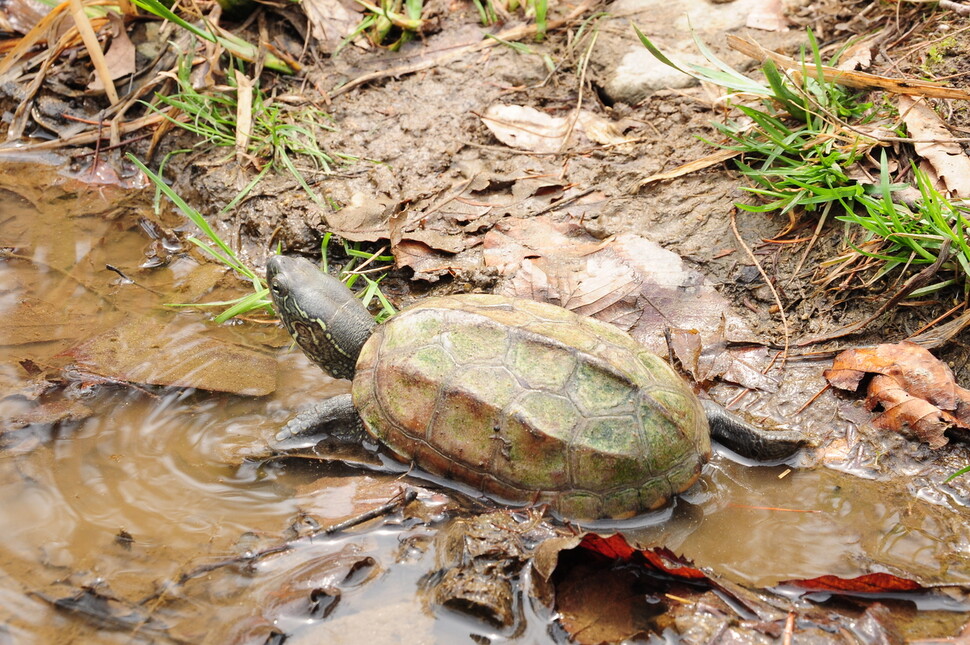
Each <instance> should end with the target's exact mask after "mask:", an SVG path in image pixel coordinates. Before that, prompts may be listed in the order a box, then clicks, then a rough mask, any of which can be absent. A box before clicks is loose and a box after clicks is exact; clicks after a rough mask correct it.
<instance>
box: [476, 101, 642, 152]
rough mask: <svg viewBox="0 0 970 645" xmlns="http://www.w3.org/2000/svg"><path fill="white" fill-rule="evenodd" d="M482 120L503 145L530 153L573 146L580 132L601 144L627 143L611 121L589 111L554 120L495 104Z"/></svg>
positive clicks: (519, 107) (521, 108)
mask: <svg viewBox="0 0 970 645" xmlns="http://www.w3.org/2000/svg"><path fill="white" fill-rule="evenodd" d="M481 119H482V122H483V123H484V124H485V127H487V128H488V129H489V130H490V131H491V132H492V134H494V135H495V138H496V139H498V140H499V141H501V142H502V143H504V144H505V145H507V146H510V147H512V148H519V149H521V150H529V151H531V152H547V153H548V152H559V151H560V150H562V149H563V148H565V147H568V146H567V144H568V145H574V144H575V143H576V135H577V134H579V133H582V134H584V135H586V137H587V138H588V139H589V140H591V141H593V142H595V143H600V144H604V145H612V144H619V143H623V142H624V141H626V139H625V138H624V137H623V135H622V133H621V132H619V131H618V129H617V127H616V125H615V124H614V123H613V122H612V121H609V120H608V119H604V118H603V117H600V116H597V115H595V114H592V113H590V112H580V113H579V114H578V115H570V116H568V117H555V116H550V115H548V114H546V113H545V112H541V111H539V110H537V109H535V108H532V107H527V106H523V105H502V104H495V105H491V106H489V107H488V109H486V110H485V113H484V114H482V115H481ZM567 137H568V141H567Z"/></svg>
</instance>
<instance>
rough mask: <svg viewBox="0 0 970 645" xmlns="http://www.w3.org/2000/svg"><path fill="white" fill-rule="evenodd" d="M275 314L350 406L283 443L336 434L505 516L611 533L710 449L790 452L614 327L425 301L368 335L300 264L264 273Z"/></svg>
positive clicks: (684, 485) (479, 298) (482, 299)
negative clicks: (608, 525) (542, 508)
mask: <svg viewBox="0 0 970 645" xmlns="http://www.w3.org/2000/svg"><path fill="white" fill-rule="evenodd" d="M266 277H267V283H268V285H269V289H270V293H271V297H272V300H273V303H274V305H275V308H276V311H277V313H278V315H279V316H280V318H281V320H282V322H283V324H284V325H285V327H286V329H287V330H288V331H289V333H290V335H291V336H292V337H293V339H294V340H295V341H296V343H297V344H298V345H299V346H300V347H301V348H302V349H303V351H304V353H305V354H306V355H307V357H309V358H310V360H311V361H313V362H314V363H316V364H317V365H318V366H319V367H321V368H322V369H323V370H324V371H325V372H327V373H329V374H330V375H331V376H333V377H334V378H344V379H352V381H353V382H352V386H351V393H350V394H345V395H339V396H335V397H332V398H329V399H326V400H323V401H321V402H318V403H316V404H314V405H311V406H309V407H308V408H307V409H305V410H303V411H302V412H300V413H299V414H298V415H297V416H296V417H294V418H293V419H291V420H290V421H289V422H288V423H287V424H286V425H285V426H284V427H283V428H282V430H281V431H280V432H279V433H278V434H277V436H276V438H277V441H279V442H285V441H286V440H287V439H289V438H291V437H294V436H296V435H310V436H314V433H315V432H318V431H319V429H320V428H322V427H324V426H327V425H330V424H334V423H335V422H336V423H337V424H338V425H341V424H342V425H344V426H346V427H351V428H355V429H356V432H351V433H350V436H352V437H356V439H355V440H365V441H366V440H367V439H368V438H370V439H371V440H372V441H370V442H369V443H371V444H373V443H374V442H376V443H377V444H378V445H379V446H381V447H383V449H385V450H386V451H388V452H389V454H390V456H391V457H393V458H394V459H395V460H397V461H400V462H402V463H404V464H409V465H410V466H411V467H412V468H415V469H416V470H417V472H418V473H419V474H420V473H424V474H426V475H431V476H433V477H435V478H437V479H438V480H444V481H445V482H446V483H448V482H450V483H453V484H455V486H456V487H459V488H464V489H466V490H467V489H472V490H473V491H478V492H480V493H482V494H484V496H486V497H488V498H490V499H492V500H494V501H496V502H498V503H500V504H505V505H510V506H526V505H534V504H544V505H547V506H548V507H549V508H550V509H551V510H552V511H553V513H554V514H555V515H557V516H559V517H561V518H565V519H568V520H576V521H579V520H604V519H605V520H620V519H625V518H630V517H634V516H638V515H641V514H644V513H647V512H649V511H653V510H656V509H658V508H661V507H663V506H665V505H667V504H668V502H670V501H671V499H672V498H673V497H674V496H676V495H677V494H679V493H682V492H684V491H686V490H687V489H689V488H690V487H691V486H693V484H694V483H695V482H696V481H697V479H698V478H699V476H700V473H701V468H702V467H703V465H704V464H705V463H706V462H707V461H708V459H709V458H710V455H711V436H712V434H713V436H714V437H715V438H716V439H717V440H718V441H719V442H721V443H722V444H724V445H726V446H727V447H729V448H730V449H732V450H734V451H736V452H738V453H740V454H742V455H744V456H746V457H751V458H754V459H759V460H782V459H784V458H787V457H789V456H791V455H792V454H794V453H795V452H797V450H798V449H799V446H800V445H801V443H802V442H801V440H800V438H799V437H798V435H797V433H792V432H790V431H788V432H779V431H765V430H762V429H760V428H757V427H756V426H753V425H751V424H750V423H747V422H746V421H743V420H742V419H740V418H738V417H737V416H735V415H733V414H731V413H729V412H727V411H726V410H724V408H722V407H720V406H719V405H717V404H716V403H714V402H713V401H710V400H701V399H700V398H699V397H698V396H697V395H695V394H694V392H693V390H692V389H691V387H690V386H689V385H688V384H687V382H686V381H685V380H684V379H683V378H681V376H680V375H679V374H678V373H677V372H676V371H675V370H674V369H673V368H672V367H671V366H670V365H668V364H667V363H666V362H665V361H664V360H663V359H662V358H660V357H659V356H657V355H656V354H654V353H652V352H650V351H649V350H647V349H646V348H644V347H643V346H642V345H640V344H639V343H638V342H637V341H636V340H634V339H633V337H632V336H630V335H629V334H627V333H626V332H624V331H622V330H620V329H619V328H617V327H616V326H614V325H611V324H609V323H606V322H602V321H599V320H596V319H594V318H590V317H586V316H582V315H579V314H576V313H574V312H572V311H569V310H567V309H565V308H562V307H559V306H556V305H553V304H548V303H541V302H535V301H532V300H527V299H519V298H510V297H506V296H502V295H490V294H463V295H448V296H440V297H431V298H426V299H423V300H421V301H419V302H418V303H417V304H415V305H413V306H411V307H409V308H406V309H403V310H402V311H400V312H398V313H397V314H395V315H393V316H392V317H391V318H390V319H388V320H387V321H386V322H384V323H383V324H380V325H377V324H376V323H375V321H374V319H373V318H372V317H371V315H370V313H369V312H368V311H367V309H366V308H365V307H364V305H363V304H362V303H361V301H360V300H359V299H358V298H357V297H355V295H354V294H353V292H352V291H351V290H350V289H349V288H347V286H346V285H344V283H343V282H341V281H340V280H338V279H337V278H334V277H333V276H330V275H328V274H326V273H323V272H321V271H320V270H319V269H318V268H317V267H316V266H315V265H314V264H313V263H312V262H310V261H309V260H307V259H305V258H301V257H291V256H282V255H276V256H273V257H272V258H270V260H269V261H268V262H267V267H266Z"/></svg>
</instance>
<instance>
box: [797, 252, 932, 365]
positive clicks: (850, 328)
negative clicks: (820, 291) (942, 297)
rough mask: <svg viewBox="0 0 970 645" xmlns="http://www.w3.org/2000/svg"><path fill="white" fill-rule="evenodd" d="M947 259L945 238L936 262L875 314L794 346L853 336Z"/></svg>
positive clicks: (906, 284) (930, 275)
mask: <svg viewBox="0 0 970 645" xmlns="http://www.w3.org/2000/svg"><path fill="white" fill-rule="evenodd" d="M949 257H950V239H949V238H947V239H945V240H943V244H941V245H940V254H939V256H938V257H937V258H936V262H934V263H933V264H931V265H930V266H928V267H926V268H925V269H923V270H922V271H920V272H919V273H917V274H916V275H914V276H913V277H912V278H910V279H909V280H907V281H906V282H905V283H904V284H903V286H902V288H900V290H899V291H897V292H896V294H895V295H893V297H892V298H890V299H889V300H887V301H886V302H884V303H882V305H881V306H880V307H879V309H877V310H876V312H875V313H873V314H872V315H871V316H869V317H868V318H866V319H865V320H860V321H859V322H857V323H853V324H851V325H847V326H845V327H843V328H842V329H837V330H836V331H834V332H832V333H830V334H825V335H823V336H815V337H812V338H805V339H803V340H800V341H798V342H797V343H795V345H796V346H797V347H805V346H806V345H814V344H815V343H822V342H826V341H829V340H835V339H836V338H842V337H843V336H848V335H849V334H854V333H855V332H857V331H859V330H860V329H862V328H863V327H865V326H866V325H868V324H869V323H871V322H872V321H873V320H875V319H876V318H878V317H879V316H881V315H883V314H884V313H886V311H887V310H888V309H889V308H890V307H892V306H894V305H896V304H897V303H898V302H899V301H900V300H902V299H903V298H905V297H906V296H908V295H909V294H910V293H911V292H912V291H914V290H915V289H919V288H920V287H922V286H924V285H925V284H926V283H927V282H929V281H930V280H932V279H933V276H935V275H936V274H937V272H939V270H940V267H942V266H943V263H944V262H946V261H947V260H948V259H949Z"/></svg>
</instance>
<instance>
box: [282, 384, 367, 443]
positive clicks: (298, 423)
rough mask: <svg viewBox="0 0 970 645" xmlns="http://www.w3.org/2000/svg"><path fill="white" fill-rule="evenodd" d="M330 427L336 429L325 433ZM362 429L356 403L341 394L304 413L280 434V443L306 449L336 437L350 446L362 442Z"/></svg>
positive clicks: (295, 418) (293, 419) (284, 427)
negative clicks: (355, 407) (355, 406)
mask: <svg viewBox="0 0 970 645" xmlns="http://www.w3.org/2000/svg"><path fill="white" fill-rule="evenodd" d="M328 426H330V428H332V430H330V429H329V428H328V430H324V428H327V427H328ZM361 432H362V427H361V423H360V417H358V416H357V410H355V409H354V402H353V400H352V399H351V396H350V395H349V394H341V395H339V396H335V397H332V398H329V399H327V400H326V401H321V402H320V403H317V404H315V405H312V406H310V407H309V408H307V409H305V410H303V411H301V412H300V413H299V414H297V415H296V416H295V417H293V418H292V419H290V420H289V421H288V422H287V424H286V425H285V426H283V428H282V429H281V430H280V431H279V432H277V433H276V442H277V443H284V442H285V443H286V446H285V447H286V448H290V449H292V448H306V447H308V446H312V445H314V444H316V443H318V442H320V441H322V440H323V439H328V438H333V439H336V440H338V441H343V442H347V443H353V442H359V441H360V439H361Z"/></svg>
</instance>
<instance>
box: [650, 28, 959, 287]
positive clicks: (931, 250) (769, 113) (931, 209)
mask: <svg viewBox="0 0 970 645" xmlns="http://www.w3.org/2000/svg"><path fill="white" fill-rule="evenodd" d="M637 34H638V36H639V37H640V40H641V42H642V43H643V45H644V47H646V48H647V50H648V51H650V52H651V53H652V54H653V55H654V57H656V58H657V59H658V60H660V61H661V62H663V63H665V64H667V65H669V66H670V67H673V68H674V69H677V70H680V71H681V72H683V73H685V74H688V75H690V76H693V77H694V78H697V79H699V80H702V81H704V82H707V83H712V84H714V85H717V86H720V87H722V88H724V89H726V90H728V92H729V94H730V95H731V96H732V98H733V99H734V101H733V104H732V107H733V108H734V109H735V110H736V113H737V115H738V116H737V117H735V118H729V119H726V120H724V121H723V122H720V123H714V124H713V125H714V128H715V129H716V131H717V133H718V134H720V135H721V136H722V137H723V139H722V140H721V141H707V143H709V144H711V145H713V146H716V147H720V148H724V149H728V150H736V151H738V152H740V153H741V155H740V156H739V158H737V159H736V160H735V164H736V166H737V168H738V170H739V171H740V172H741V174H742V175H744V177H745V178H747V179H748V180H749V185H748V186H747V187H744V188H743V190H745V191H747V192H749V193H751V194H754V195H757V196H758V197H759V198H760V203H756V204H740V203H739V204H736V206H737V207H738V208H739V209H742V210H746V211H751V212H772V211H778V212H779V213H781V214H787V215H789V217H790V218H791V219H792V221H794V218H795V216H796V215H797V214H800V213H805V212H808V213H811V212H815V211H819V212H820V213H821V214H822V216H823V217H824V216H827V215H828V214H829V212H830V211H832V209H833V208H834V207H837V210H836V211H835V212H836V213H839V214H838V215H837V219H838V220H840V221H843V222H846V223H847V224H850V225H855V226H856V227H858V228H856V229H855V230H854V231H851V232H850V233H849V235H848V239H849V240H853V241H850V242H848V244H849V245H850V246H851V247H852V248H853V249H854V250H855V251H857V253H858V254H859V257H868V258H874V259H877V260H879V261H881V262H883V263H884V264H883V266H882V267H881V269H880V271H879V272H878V277H882V276H885V275H887V274H889V273H891V272H893V271H894V270H896V269H897V268H898V269H900V270H902V269H903V268H905V267H909V266H910V265H913V264H932V263H934V262H936V260H937V257H938V254H939V251H940V250H941V248H944V241H945V240H949V244H948V245H947V247H949V248H951V249H952V251H949V252H952V253H953V257H954V259H953V260H952V261H949V262H947V263H946V264H944V265H943V267H944V269H945V270H947V271H950V272H952V273H954V274H955V276H956V277H954V278H944V279H942V280H940V281H939V282H937V283H936V284H933V285H929V286H927V287H924V288H922V289H919V290H916V291H914V292H913V293H912V294H910V297H914V296H916V297H918V296H920V295H925V294H926V293H929V292H933V291H938V290H940V289H943V288H945V287H947V286H950V285H951V284H959V285H961V286H962V288H963V291H964V294H965V295H967V294H970V279H968V278H970V246H968V244H967V240H966V235H965V233H966V229H967V214H968V208H967V206H966V205H964V204H959V203H956V202H953V201H951V200H948V199H947V198H946V197H945V196H944V195H942V194H941V193H940V192H939V191H938V190H937V189H936V188H934V186H933V184H932V182H931V181H930V180H929V178H928V177H927V176H926V174H925V173H923V172H922V171H921V170H919V168H918V167H916V165H915V164H912V165H906V164H899V166H900V167H903V168H907V167H908V168H910V169H911V172H912V177H913V183H914V184H915V187H916V188H917V189H918V193H919V198H918V199H916V200H915V201H911V202H907V201H905V200H904V199H903V197H902V195H901V192H902V191H903V190H904V189H907V188H909V187H910V186H911V184H910V183H906V182H899V181H894V180H893V178H892V177H891V173H890V163H889V161H888V159H887V154H886V150H885V149H883V150H881V152H880V155H879V158H880V160H879V162H878V163H876V162H875V161H874V160H873V158H872V153H873V152H874V150H875V148H877V147H878V146H880V145H881V144H880V142H879V140H878V139H877V138H875V137H868V136H866V135H865V134H863V132H864V131H865V129H866V128H868V129H869V131H874V130H875V131H878V130H879V129H882V130H883V131H885V132H886V133H887V134H891V135H894V136H902V133H900V132H897V131H895V130H894V129H893V128H894V127H896V126H893V125H891V123H892V119H893V117H894V116H895V112H894V109H893V108H892V107H891V106H889V105H887V104H884V105H881V106H879V107H877V106H875V105H874V104H873V103H868V102H864V101H862V100H860V96H861V95H860V94H859V93H858V92H855V91H853V90H850V89H848V88H845V87H843V86H840V85H837V84H835V83H831V82H826V81H824V80H817V79H816V78H813V77H812V76H811V75H809V74H807V73H804V72H805V71H807V70H811V68H815V70H812V71H817V72H818V74H817V76H818V78H819V79H823V78H824V75H823V74H822V73H821V69H822V66H823V61H822V57H821V54H820V52H819V48H818V43H817V41H816V40H815V37H814V35H813V34H812V32H811V31H809V32H808V34H807V36H808V42H809V44H808V49H807V51H806V50H803V52H802V61H803V62H802V65H803V68H802V69H803V73H802V74H800V75H798V77H799V78H798V80H797V81H796V80H795V79H794V78H792V77H791V76H788V75H785V74H782V73H781V72H780V71H779V70H778V68H777V67H776V66H775V65H774V63H772V62H771V61H770V60H769V61H767V62H765V64H764V65H763V66H762V69H761V71H762V74H763V76H764V81H759V80H756V79H751V78H748V77H746V76H744V75H743V74H741V73H740V72H738V71H737V70H734V69H733V68H731V67H730V66H729V65H728V64H727V63H725V62H724V61H722V60H721V59H719V58H718V57H717V56H716V55H715V54H714V53H713V52H712V51H711V50H710V49H709V48H708V47H707V46H706V45H705V44H704V43H703V42H702V41H701V40H700V39H698V38H697V36H696V34H695V43H696V44H697V47H698V49H699V51H700V52H701V54H702V55H703V56H704V57H705V58H706V60H707V61H708V63H709V65H697V64H684V63H680V62H677V61H675V60H673V59H672V58H671V57H668V56H667V55H665V54H664V53H663V52H661V51H660V50H659V49H658V48H657V47H656V46H655V45H654V44H653V43H652V42H650V40H649V39H648V38H647V37H646V36H644V35H643V33H642V32H640V31H639V30H637ZM831 62H833V63H834V61H831ZM862 162H870V163H872V164H873V165H876V166H878V168H879V179H878V183H864V182H861V181H859V180H858V179H857V178H856V177H859V176H862V175H863V174H864V173H862V172H859V171H858V170H857V168H854V167H858V166H859V165H860V164H861V163H862ZM850 170H856V172H850ZM844 267H845V265H844V264H843V265H842V267H841V268H843V269H844Z"/></svg>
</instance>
